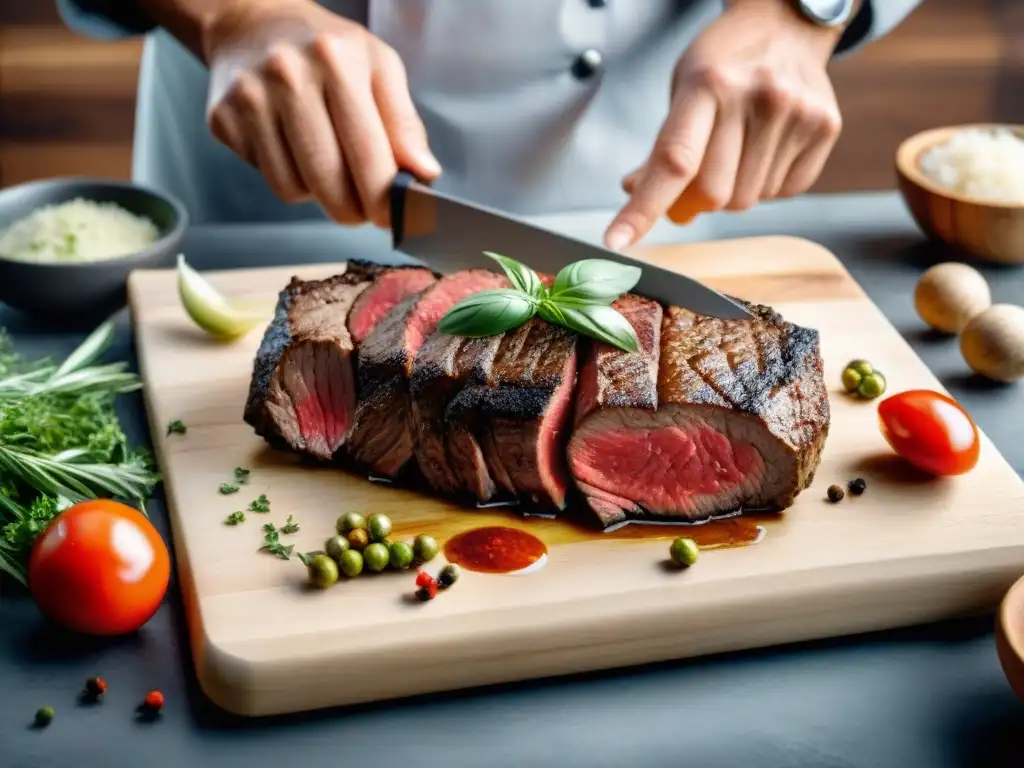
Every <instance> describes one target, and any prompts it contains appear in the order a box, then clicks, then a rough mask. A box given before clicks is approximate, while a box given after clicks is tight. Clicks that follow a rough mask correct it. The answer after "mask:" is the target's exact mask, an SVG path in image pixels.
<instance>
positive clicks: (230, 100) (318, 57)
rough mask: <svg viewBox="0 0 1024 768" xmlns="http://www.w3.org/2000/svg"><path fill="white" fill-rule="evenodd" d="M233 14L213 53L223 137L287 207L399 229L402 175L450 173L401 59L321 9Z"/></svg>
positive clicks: (258, 6)
mask: <svg viewBox="0 0 1024 768" xmlns="http://www.w3.org/2000/svg"><path fill="white" fill-rule="evenodd" d="M228 5H229V7H232V8H233V9H234V10H232V11H230V12H226V13H225V14H224V15H223V16H221V17H220V18H218V19H217V21H216V22H215V23H213V24H211V25H210V27H209V28H208V34H207V35H206V36H205V39H204V40H203V43H202V45H203V51H202V53H203V56H204V58H205V60H206V62H207V64H208V65H209V67H210V92H209V99H208V107H207V116H208V121H209V126H210V130H211V131H212V133H213V135H214V136H216V137H217V139H219V140H220V141H221V142H223V143H224V144H226V145H227V146H228V147H229V148H230V149H231V150H233V151H234V152H235V153H236V154H237V155H238V156H239V157H241V158H242V159H243V160H245V161H246V162H248V163H249V164H251V165H253V166H255V167H256V168H258V169H259V170H260V172H261V173H262V174H263V176H264V177H265V178H266V180H267V182H268V183H269V184H270V187H271V188H272V189H273V191H274V192H275V193H276V194H277V195H278V196H279V197H281V198H282V199H284V200H286V201H288V202H298V201H302V200H307V199H309V198H311V197H312V198H314V199H316V200H317V201H319V203H320V204H321V205H322V206H323V207H324V208H325V209H326V211H327V212H328V213H329V214H330V215H331V216H332V217H333V218H334V219H336V220H338V221H340V222H342V223H345V224H360V223H363V222H365V221H367V220H369V221H372V222H373V223H374V224H377V225H378V226H381V227H387V226H389V224H390V222H389V207H388V191H389V189H390V185H391V182H392V181H393V180H394V177H395V174H396V172H397V171H398V168H399V167H401V168H403V169H405V170H408V171H410V172H412V173H413V174H414V175H416V176H417V177H419V178H422V179H425V180H431V179H433V178H435V177H436V176H438V175H439V174H440V173H441V166H440V164H439V163H438V162H437V160H436V158H435V157H434V156H433V154H432V153H431V151H430V148H429V146H428V143H427V132H426V129H425V128H424V127H423V122H422V121H421V120H420V118H419V115H418V114H417V113H416V108H415V107H414V105H413V102H412V97H411V96H410V95H409V86H408V82H407V80H406V74H405V67H404V66H403V64H402V61H401V59H400V58H399V56H398V54H397V53H396V52H395V51H394V49H392V48H391V47H389V46H388V45H387V44H386V43H384V42H383V41H381V40H379V39H377V38H376V37H374V36H373V35H372V34H370V32H369V31H368V30H367V29H366V28H365V27H362V26H360V25H359V24H356V23H354V22H351V21H348V20H346V19H343V18H341V17H339V16H336V15H335V14H333V13H331V12H330V11H328V10H326V9H324V8H322V7H321V6H320V5H318V4H317V3H316V2H313V1H312V0H247V1H246V2H238V3H232V4H228Z"/></svg>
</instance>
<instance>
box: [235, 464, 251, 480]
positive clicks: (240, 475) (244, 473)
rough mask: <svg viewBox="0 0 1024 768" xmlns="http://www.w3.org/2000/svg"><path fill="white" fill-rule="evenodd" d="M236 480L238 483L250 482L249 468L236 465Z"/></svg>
mask: <svg viewBox="0 0 1024 768" xmlns="http://www.w3.org/2000/svg"><path fill="white" fill-rule="evenodd" d="M235 482H236V483H248V482H249V470H248V469H246V468H245V467H235Z"/></svg>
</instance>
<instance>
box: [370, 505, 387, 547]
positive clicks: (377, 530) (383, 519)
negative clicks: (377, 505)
mask: <svg viewBox="0 0 1024 768" xmlns="http://www.w3.org/2000/svg"><path fill="white" fill-rule="evenodd" d="M367 530H369V532H370V541H384V540H385V539H386V538H387V537H388V536H390V535H391V518H390V517H388V516H387V515H383V514H381V513H380V512H377V513H375V514H372V515H370V519H369V520H368V521H367Z"/></svg>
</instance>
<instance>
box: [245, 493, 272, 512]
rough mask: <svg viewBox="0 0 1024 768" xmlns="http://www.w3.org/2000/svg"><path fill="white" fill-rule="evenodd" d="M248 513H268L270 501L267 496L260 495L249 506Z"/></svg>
mask: <svg viewBox="0 0 1024 768" xmlns="http://www.w3.org/2000/svg"><path fill="white" fill-rule="evenodd" d="M249 511H250V512H260V513H265V512H269V511H270V499H268V498H267V494H265V493H261V494H260V496H259V498H258V499H256V501H253V502H251V503H250V504H249Z"/></svg>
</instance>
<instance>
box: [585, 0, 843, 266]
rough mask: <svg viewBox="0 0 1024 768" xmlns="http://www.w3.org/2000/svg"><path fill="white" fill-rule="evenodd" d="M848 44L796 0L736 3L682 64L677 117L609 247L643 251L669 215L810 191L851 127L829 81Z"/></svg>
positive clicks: (682, 217) (639, 173) (674, 102)
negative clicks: (640, 244)
mask: <svg viewBox="0 0 1024 768" xmlns="http://www.w3.org/2000/svg"><path fill="white" fill-rule="evenodd" d="M840 35H841V30H837V29H831V28H820V27H816V26H814V25H812V24H811V23H810V22H808V21H807V20H806V19H804V18H802V17H801V16H800V15H799V14H798V12H797V11H796V9H795V8H794V7H793V4H792V2H790V0H733V1H732V2H731V3H730V4H729V7H728V8H727V9H726V11H725V12H724V13H723V14H722V15H721V16H720V17H719V18H718V19H717V20H716V21H715V22H714V23H712V24H711V25H710V26H708V27H707V29H705V30H704V31H703V32H702V33H701V34H700V35H699V36H698V37H697V39H696V40H694V42H693V44H692V45H691V46H690V48H689V49H688V50H687V51H686V53H685V54H683V56H682V58H680V60H679V63H678V64H677V66H676V70H675V73H674V76H673V79H672V95H671V96H672V98H671V108H670V111H669V116H668V118H667V119H666V120H665V124H664V125H663V126H662V128H661V132H660V133H659V134H658V138H657V140H656V142H655V144H654V149H653V150H652V151H651V154H650V155H649V157H648V158H647V161H646V162H645V163H644V165H643V166H641V167H640V168H639V169H638V170H636V171H634V172H633V173H632V174H630V175H629V176H628V177H626V179H625V180H624V182H623V186H624V187H625V189H626V191H627V192H629V193H630V200H629V202H628V203H627V204H626V206H625V207H624V208H623V209H622V211H621V212H620V213H619V215H618V216H617V217H616V218H615V220H614V221H613V222H612V224H611V226H610V227H609V228H608V231H607V233H606V235H605V240H606V243H607V245H608V247H610V248H612V249H616V250H618V249H620V248H624V247H627V246H629V245H631V244H633V243H635V242H636V241H637V240H639V239H640V238H641V237H643V236H644V235H646V234H647V232H648V231H649V230H650V229H651V227H653V226H654V224H655V222H656V221H658V219H659V218H661V217H662V216H664V215H665V214H666V212H669V213H670V217H671V218H672V219H673V220H674V221H676V222H677V223H685V222H686V221H687V220H689V219H692V218H693V217H694V216H695V215H696V214H697V213H700V212H703V211H715V210H720V209H722V208H727V209H729V210H744V209H746V208H749V207H750V206H752V205H754V204H755V203H756V202H758V201H759V200H769V199H771V198H776V197H790V196H792V195H797V194H799V193H801V192H803V191H805V190H806V189H807V188H808V187H810V186H811V184H813V183H814V181H815V180H816V179H817V178H818V175H819V174H820V173H821V169H822V167H823V166H824V165H825V161H826V160H827V159H828V156H829V153H830V152H831V151H832V147H833V146H834V145H835V142H836V139H837V138H838V136H839V131H840V128H841V120H840V115H839V107H838V105H837V104H836V97H835V93H834V92H833V90H832V84H831V82H830V81H829V77H828V74H827V72H826V71H825V67H826V65H827V64H828V62H829V59H830V58H831V56H832V52H833V50H834V48H835V45H836V43H838V41H839V37H840ZM670 209H671V211H670Z"/></svg>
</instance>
